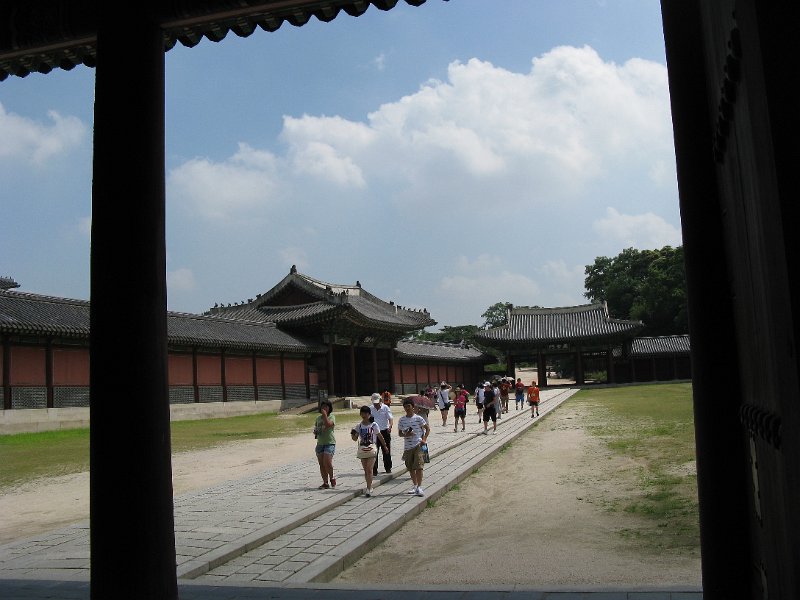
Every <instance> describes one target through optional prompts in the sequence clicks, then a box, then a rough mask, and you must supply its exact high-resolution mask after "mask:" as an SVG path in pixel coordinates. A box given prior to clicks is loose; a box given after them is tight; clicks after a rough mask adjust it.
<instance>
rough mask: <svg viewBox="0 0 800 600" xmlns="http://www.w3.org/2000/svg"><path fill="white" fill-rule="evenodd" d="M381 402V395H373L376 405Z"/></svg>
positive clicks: (373, 401)
mask: <svg viewBox="0 0 800 600" xmlns="http://www.w3.org/2000/svg"><path fill="white" fill-rule="evenodd" d="M380 401H381V395H380V394H372V403H373V404H376V403H377V402H380Z"/></svg>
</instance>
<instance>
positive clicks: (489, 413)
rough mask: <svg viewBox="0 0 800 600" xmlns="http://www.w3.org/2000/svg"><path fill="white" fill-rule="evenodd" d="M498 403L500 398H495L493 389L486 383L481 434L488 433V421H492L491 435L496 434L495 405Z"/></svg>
mask: <svg viewBox="0 0 800 600" xmlns="http://www.w3.org/2000/svg"><path fill="white" fill-rule="evenodd" d="M498 402H500V396H499V395H497V396H495V393H494V388H492V385H491V384H490V383H489V382H488V381H487V382H486V388H485V389H484V391H483V434H484V435H486V434H487V433H489V431H488V428H489V420H491V421H492V427H493V429H492V433H497V408H496V407H497V403H498Z"/></svg>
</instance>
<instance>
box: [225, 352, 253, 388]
mask: <svg viewBox="0 0 800 600" xmlns="http://www.w3.org/2000/svg"><path fill="white" fill-rule="evenodd" d="M225 383H226V384H227V385H253V359H252V358H250V357H249V356H226V357H225Z"/></svg>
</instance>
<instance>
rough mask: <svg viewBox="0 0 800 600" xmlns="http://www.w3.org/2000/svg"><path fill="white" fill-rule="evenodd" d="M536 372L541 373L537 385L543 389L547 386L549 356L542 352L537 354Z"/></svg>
mask: <svg viewBox="0 0 800 600" xmlns="http://www.w3.org/2000/svg"><path fill="white" fill-rule="evenodd" d="M536 370H537V371H538V372H539V381H538V382H537V383H538V384H539V387H540V388H543V387H545V386H546V385H547V356H545V354H544V353H543V352H542V351H539V352H537V354H536Z"/></svg>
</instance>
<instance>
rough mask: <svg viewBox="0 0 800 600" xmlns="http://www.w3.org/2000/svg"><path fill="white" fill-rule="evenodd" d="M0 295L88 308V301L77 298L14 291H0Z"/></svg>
mask: <svg viewBox="0 0 800 600" xmlns="http://www.w3.org/2000/svg"><path fill="white" fill-rule="evenodd" d="M0 295H5V296H16V297H18V298H20V299H24V300H31V301H38V302H50V303H51V304H72V305H75V306H89V301H88V300H81V299H79V298H64V297H61V296H50V295H48V294H37V293H35V292H18V291H16V290H5V289H0Z"/></svg>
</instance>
